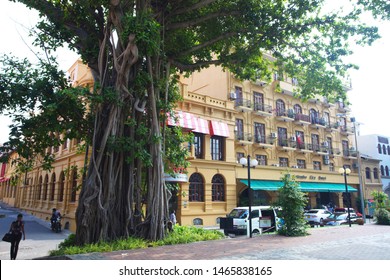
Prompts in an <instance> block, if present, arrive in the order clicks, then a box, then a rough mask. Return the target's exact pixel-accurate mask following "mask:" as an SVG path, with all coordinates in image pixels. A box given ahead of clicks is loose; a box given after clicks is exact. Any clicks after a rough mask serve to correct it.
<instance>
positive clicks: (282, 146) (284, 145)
mask: <svg viewBox="0 0 390 280" xmlns="http://www.w3.org/2000/svg"><path fill="white" fill-rule="evenodd" d="M278 145H279V146H278V149H279V150H283V151H295V150H296V149H297V142H296V141H294V140H288V139H279V141H278Z"/></svg>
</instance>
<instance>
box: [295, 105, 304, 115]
mask: <svg viewBox="0 0 390 280" xmlns="http://www.w3.org/2000/svg"><path fill="white" fill-rule="evenodd" d="M294 112H295V114H302V107H301V105H299V104H295V105H294Z"/></svg>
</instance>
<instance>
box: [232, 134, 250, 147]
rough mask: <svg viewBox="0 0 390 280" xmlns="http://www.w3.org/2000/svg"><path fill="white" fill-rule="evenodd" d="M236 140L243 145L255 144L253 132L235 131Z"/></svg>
mask: <svg viewBox="0 0 390 280" xmlns="http://www.w3.org/2000/svg"><path fill="white" fill-rule="evenodd" d="M235 140H236V142H237V143H238V144H240V145H243V146H244V145H252V144H253V136H252V133H243V132H236V133H235Z"/></svg>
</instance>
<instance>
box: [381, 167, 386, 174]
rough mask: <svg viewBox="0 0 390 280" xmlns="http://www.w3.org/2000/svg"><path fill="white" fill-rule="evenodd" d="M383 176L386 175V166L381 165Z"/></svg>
mask: <svg viewBox="0 0 390 280" xmlns="http://www.w3.org/2000/svg"><path fill="white" fill-rule="evenodd" d="M381 176H385V168H384V167H383V165H381Z"/></svg>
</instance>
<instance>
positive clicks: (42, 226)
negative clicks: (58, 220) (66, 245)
mask: <svg viewBox="0 0 390 280" xmlns="http://www.w3.org/2000/svg"><path fill="white" fill-rule="evenodd" d="M19 213H22V214H23V220H24V222H25V232H26V240H22V241H21V242H20V245H19V252H18V256H17V259H18V260H23V259H24V260H28V259H34V258H39V257H42V256H47V255H48V254H49V251H50V250H54V249H56V248H57V247H58V244H59V243H61V242H62V241H63V240H64V239H65V238H66V237H67V236H68V235H69V234H70V232H69V231H68V230H64V231H62V232H60V233H54V232H52V231H51V229H50V223H49V222H48V221H45V220H41V219H39V218H37V217H35V216H33V215H30V214H28V213H26V212H25V211H21V210H20V209H18V208H14V207H10V206H9V205H7V204H5V203H2V202H0V215H1V216H2V218H0V233H1V234H2V235H3V234H4V233H6V232H8V230H9V227H10V224H11V223H12V222H13V221H15V220H16V216H17V215H18V214H19ZM9 250H10V243H7V242H0V259H1V260H8V259H9Z"/></svg>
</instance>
